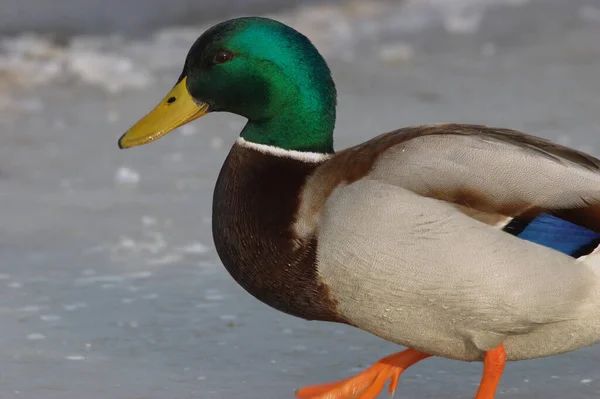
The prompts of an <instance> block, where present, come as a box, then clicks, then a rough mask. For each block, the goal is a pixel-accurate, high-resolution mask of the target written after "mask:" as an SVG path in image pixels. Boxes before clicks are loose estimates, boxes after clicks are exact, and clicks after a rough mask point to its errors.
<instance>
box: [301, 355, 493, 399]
mask: <svg viewBox="0 0 600 399" xmlns="http://www.w3.org/2000/svg"><path fill="white" fill-rule="evenodd" d="M429 356H431V355H428V354H427V353H423V352H418V351H416V350H414V349H407V350H405V351H402V352H400V353H396V354H393V355H391V356H388V357H384V358H383V359H381V360H379V361H378V362H376V363H375V364H374V365H372V366H371V367H369V368H368V369H366V370H365V371H363V372H361V373H359V374H357V375H355V376H354V377H351V378H348V379H345V380H342V381H337V382H332V383H329V384H323V385H313V386H308V387H304V388H301V389H299V390H298V391H296V398H298V399H375V398H376V397H377V396H378V395H379V393H380V392H381V391H382V390H383V387H384V386H385V383H386V382H387V381H388V380H391V381H390V386H389V391H390V393H391V394H394V391H396V387H397V386H398V379H399V378H400V374H402V372H403V371H404V370H406V369H407V368H409V367H410V366H412V365H413V364H415V363H417V362H418V361H420V360H423V359H425V358H428V357H429ZM486 359H487V358H486ZM494 387H495V386H494ZM490 398H493V396H490V397H486V396H481V397H479V396H478V397H477V398H476V399H490Z"/></svg>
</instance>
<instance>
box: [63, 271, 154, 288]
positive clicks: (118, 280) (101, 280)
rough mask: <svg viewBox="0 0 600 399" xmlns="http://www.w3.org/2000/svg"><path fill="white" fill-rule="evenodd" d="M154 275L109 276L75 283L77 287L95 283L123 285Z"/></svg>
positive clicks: (95, 277)
mask: <svg viewBox="0 0 600 399" xmlns="http://www.w3.org/2000/svg"><path fill="white" fill-rule="evenodd" d="M152 275H153V273H152V272H149V271H141V272H136V273H128V274H108V275H104V276H90V277H79V278H76V279H75V281H74V284H75V285H89V284H95V283H122V282H124V281H127V280H138V279H145V278H149V277H152Z"/></svg>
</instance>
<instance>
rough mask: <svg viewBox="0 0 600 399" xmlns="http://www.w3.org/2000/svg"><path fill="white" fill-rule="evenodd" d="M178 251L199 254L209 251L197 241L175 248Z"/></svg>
mask: <svg viewBox="0 0 600 399" xmlns="http://www.w3.org/2000/svg"><path fill="white" fill-rule="evenodd" d="M177 250H178V251H180V252H183V253H185V254H194V255H201V254H205V253H207V252H209V251H210V248H209V247H207V246H206V245H204V244H202V243H201V242H199V241H195V242H193V243H191V244H188V245H185V246H183V247H179V248H177Z"/></svg>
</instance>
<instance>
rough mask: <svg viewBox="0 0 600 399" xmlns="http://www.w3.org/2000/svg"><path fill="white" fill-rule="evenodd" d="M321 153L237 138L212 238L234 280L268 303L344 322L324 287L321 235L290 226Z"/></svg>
mask: <svg viewBox="0 0 600 399" xmlns="http://www.w3.org/2000/svg"><path fill="white" fill-rule="evenodd" d="M325 159H326V156H325V155H323V154H311V153H300V152H293V151H292V152H289V151H287V152H286V151H285V150H281V149H274V148H271V147H267V146H263V145H259V144H252V143H248V142H246V141H244V139H238V142H237V143H236V144H235V145H234V146H233V148H232V149H231V152H230V153H229V155H228V157H227V160H226V161H225V163H224V165H223V168H222V169H221V173H220V174H219V178H218V180H217V184H216V187H215V192H214V198H213V238H214V241H215V246H216V248H217V252H218V254H219V257H220V258H221V261H222V262H223V264H224V265H225V267H226V268H227V270H228V271H229V273H230V274H231V275H232V277H233V278H234V279H235V280H236V281H237V282H238V283H239V284H240V285H241V286H242V287H244V288H245V289H246V290H247V291H248V292H249V293H250V294H252V295H253V296H254V297H256V298H257V299H259V300H261V301H263V302H265V303H266V304H268V305H270V306H272V307H274V308H276V309H278V310H280V311H283V312H286V313H289V314H292V315H295V316H298V317H302V318H305V319H318V320H328V321H340V320H338V317H337V316H336V313H335V306H334V304H333V303H332V301H331V300H330V299H329V297H328V295H327V292H326V288H325V287H324V286H322V284H320V283H319V280H318V275H317V265H316V237H313V238H309V239H304V240H301V241H299V240H298V238H297V237H295V234H294V232H293V231H292V225H293V222H294V219H295V215H296V213H297V209H298V205H299V197H300V195H301V192H302V188H303V186H304V184H305V181H306V178H307V176H309V175H310V174H311V173H312V172H313V171H314V170H315V168H316V167H317V166H318V165H319V164H320V163H322V162H324V161H325Z"/></svg>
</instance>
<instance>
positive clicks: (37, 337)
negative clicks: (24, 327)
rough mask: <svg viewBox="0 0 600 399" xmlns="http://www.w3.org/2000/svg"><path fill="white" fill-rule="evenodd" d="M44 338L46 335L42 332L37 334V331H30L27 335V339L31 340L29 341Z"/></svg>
mask: <svg viewBox="0 0 600 399" xmlns="http://www.w3.org/2000/svg"><path fill="white" fill-rule="evenodd" d="M44 338H46V336H45V335H44V334H39V333H32V334H29V335H28V336H27V339H28V340H31V341H39V340H42V339H44Z"/></svg>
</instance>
